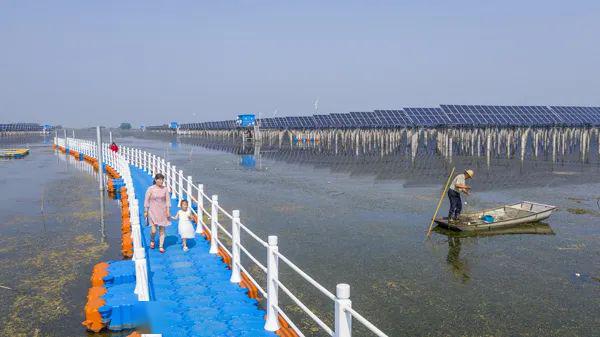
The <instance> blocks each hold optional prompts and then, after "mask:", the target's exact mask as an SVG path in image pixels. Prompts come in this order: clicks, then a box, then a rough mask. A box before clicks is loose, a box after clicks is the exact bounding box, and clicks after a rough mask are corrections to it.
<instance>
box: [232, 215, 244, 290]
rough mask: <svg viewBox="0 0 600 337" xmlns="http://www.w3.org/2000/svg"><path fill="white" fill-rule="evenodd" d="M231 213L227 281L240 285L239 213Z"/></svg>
mask: <svg viewBox="0 0 600 337" xmlns="http://www.w3.org/2000/svg"><path fill="white" fill-rule="evenodd" d="M231 213H232V216H233V219H232V220H231V237H232V241H233V242H232V244H231V255H232V257H231V278H230V279H229V280H230V281H231V282H232V283H240V282H241V281H242V278H241V276H240V245H241V242H240V211H238V210H237V209H234V210H233V212H231Z"/></svg>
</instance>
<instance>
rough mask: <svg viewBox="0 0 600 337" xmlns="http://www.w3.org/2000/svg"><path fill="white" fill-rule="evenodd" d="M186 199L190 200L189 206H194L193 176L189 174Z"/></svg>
mask: <svg viewBox="0 0 600 337" xmlns="http://www.w3.org/2000/svg"><path fill="white" fill-rule="evenodd" d="M185 199H186V200H187V201H188V207H192V176H188V184H187V196H186V197H185Z"/></svg>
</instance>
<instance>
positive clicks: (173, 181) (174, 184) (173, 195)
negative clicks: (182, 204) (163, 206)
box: [169, 165, 177, 199]
mask: <svg viewBox="0 0 600 337" xmlns="http://www.w3.org/2000/svg"><path fill="white" fill-rule="evenodd" d="M169 174H170V175H171V199H177V167H176V166H175V165H173V166H172V167H171V172H169Z"/></svg>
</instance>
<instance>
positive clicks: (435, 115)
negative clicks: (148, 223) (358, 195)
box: [180, 105, 600, 130]
mask: <svg viewBox="0 0 600 337" xmlns="http://www.w3.org/2000/svg"><path fill="white" fill-rule="evenodd" d="M258 125H260V127H261V128H265V129H327V128H338V129H350V128H403V127H430V128H435V127H448V126H449V127H515V126H523V127H547V126H600V107H573V106H516V105H515V106H496V105H440V107H439V108H437V107H435V108H403V109H399V110H374V111H364V112H350V113H331V114H320V115H313V116H290V117H272V118H262V119H260V120H258ZM237 127H238V126H237V125H236V124H235V121H233V120H228V121H219V122H204V123H190V124H181V125H180V129H183V130H228V129H235V128H237Z"/></svg>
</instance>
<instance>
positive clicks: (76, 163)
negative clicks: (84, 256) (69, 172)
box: [56, 153, 106, 243]
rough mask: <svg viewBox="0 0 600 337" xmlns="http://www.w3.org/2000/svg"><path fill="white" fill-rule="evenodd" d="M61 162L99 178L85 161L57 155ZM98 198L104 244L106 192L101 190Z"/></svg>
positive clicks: (101, 236)
mask: <svg viewBox="0 0 600 337" xmlns="http://www.w3.org/2000/svg"><path fill="white" fill-rule="evenodd" d="M56 156H57V157H58V158H59V160H60V161H63V162H66V163H68V164H69V165H70V166H73V167H75V168H76V169H78V170H79V171H81V172H83V173H85V174H88V175H91V176H93V177H97V175H98V173H97V172H96V171H95V170H94V168H93V167H92V165H90V164H88V163H86V162H85V161H81V160H77V159H75V158H74V157H73V156H70V155H69V154H68V153H65V155H61V154H57V155H56ZM98 198H99V200H100V242H101V243H104V242H105V241H106V224H105V213H106V205H105V198H106V196H105V195H104V191H103V190H100V191H99V194H98Z"/></svg>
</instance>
